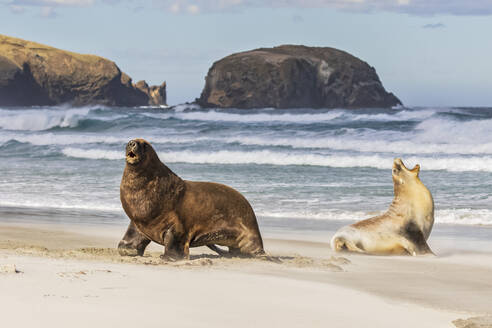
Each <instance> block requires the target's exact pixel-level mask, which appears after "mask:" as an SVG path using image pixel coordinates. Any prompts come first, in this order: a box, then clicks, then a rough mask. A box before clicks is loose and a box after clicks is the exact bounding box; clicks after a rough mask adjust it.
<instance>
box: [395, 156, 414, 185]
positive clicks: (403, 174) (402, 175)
mask: <svg viewBox="0 0 492 328" xmlns="http://www.w3.org/2000/svg"><path fill="white" fill-rule="evenodd" d="M419 172H420V165H419V164H417V165H415V167H414V168H413V169H411V170H409V169H408V168H407V167H406V166H405V164H403V161H402V160H401V158H395V160H394V161H393V171H392V176H393V182H394V184H395V187H396V186H397V185H404V184H407V183H409V182H413V181H415V180H418V177H419Z"/></svg>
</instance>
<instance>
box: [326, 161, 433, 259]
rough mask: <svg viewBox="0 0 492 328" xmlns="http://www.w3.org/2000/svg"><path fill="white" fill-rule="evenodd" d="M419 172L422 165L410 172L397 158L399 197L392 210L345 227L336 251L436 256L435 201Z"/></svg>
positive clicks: (333, 243)
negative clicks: (431, 244) (431, 243)
mask: <svg viewBox="0 0 492 328" xmlns="http://www.w3.org/2000/svg"><path fill="white" fill-rule="evenodd" d="M419 172H420V166H419V165H418V164H417V165H416V166H415V167H414V168H413V169H412V170H409V169H407V168H406V167H405V165H404V164H403V162H402V160H401V159H399V158H397V159H395V160H394V162H393V171H392V176H393V185H394V194H395V198H394V199H393V202H392V203H391V205H390V207H389V209H388V211H386V213H384V214H382V215H380V216H376V217H373V218H370V219H367V220H363V221H359V222H357V223H354V224H352V225H349V226H345V227H342V228H341V229H340V230H338V231H337V233H336V234H335V236H333V238H332V240H331V247H332V249H333V250H335V251H349V252H357V253H366V254H379V255H390V254H395V255H413V256H415V255H417V254H432V251H431V249H430V247H429V245H428V244H427V239H428V238H429V235H430V233H431V230H432V225H433V224H434V200H433V198H432V195H431V193H430V191H429V190H428V189H427V187H426V186H425V185H424V184H423V183H422V181H420V179H419Z"/></svg>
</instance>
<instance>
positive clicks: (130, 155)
mask: <svg viewBox="0 0 492 328" xmlns="http://www.w3.org/2000/svg"><path fill="white" fill-rule="evenodd" d="M125 155H126V156H125V157H126V163H127V164H128V165H131V166H146V164H147V163H148V162H150V161H152V160H153V159H155V158H156V157H157V155H156V153H155V151H154V148H152V146H151V145H150V143H148V142H147V141H145V140H144V139H133V140H130V141H129V142H128V143H127V144H126V151H125Z"/></svg>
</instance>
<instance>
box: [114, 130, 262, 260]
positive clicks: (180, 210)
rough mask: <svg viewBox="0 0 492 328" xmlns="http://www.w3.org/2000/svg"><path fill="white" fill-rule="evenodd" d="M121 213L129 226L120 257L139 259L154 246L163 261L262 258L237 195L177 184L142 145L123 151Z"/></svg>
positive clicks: (207, 185)
mask: <svg viewBox="0 0 492 328" xmlns="http://www.w3.org/2000/svg"><path fill="white" fill-rule="evenodd" d="M120 198H121V204H122V205H123V209H124V210H125V212H126V214H127V215H128V217H129V218H130V220H131V223H130V225H129V227H128V230H127V232H126V234H125V235H124V237H123V239H122V240H121V241H120V243H119V245H118V249H119V251H120V254H121V255H142V254H143V252H144V250H145V247H146V246H147V245H148V244H149V243H150V241H154V242H156V243H158V244H161V245H164V246H165V253H164V254H163V257H164V258H168V259H182V258H189V248H190V247H198V246H208V247H209V248H211V249H212V250H214V251H216V252H217V253H219V254H225V253H226V252H225V251H222V250H221V249H220V248H218V247H217V246H216V245H221V246H227V247H228V248H229V252H228V253H229V254H231V255H238V256H240V255H243V256H257V255H263V254H264V253H265V252H264V251H263V240H262V238H261V235H260V230H259V228H258V223H257V221H256V216H255V213H254V212H253V209H252V208H251V205H250V204H249V202H248V201H247V200H246V198H244V196H242V195H241V194H240V193H239V192H237V191H236V190H234V189H232V188H230V187H228V186H225V185H222V184H218V183H212V182H194V181H186V180H182V179H181V178H180V177H178V176H177V175H176V174H174V173H173V172H172V171H171V170H170V169H169V168H168V167H167V166H166V165H164V164H163V163H162V162H161V161H160V160H159V158H158V157H157V154H156V152H155V151H154V149H153V148H152V146H151V145H150V144H149V143H148V142H147V141H145V140H143V139H135V140H131V141H130V142H129V143H128V144H127V146H126V166H125V170H124V172H123V178H122V180H121V185H120Z"/></svg>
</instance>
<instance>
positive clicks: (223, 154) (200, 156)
mask: <svg viewBox="0 0 492 328" xmlns="http://www.w3.org/2000/svg"><path fill="white" fill-rule="evenodd" d="M63 154H64V155H66V156H69V157H76V158H87V159H108V160H117V159H123V158H124V153H123V152H122V151H114V150H102V149H88V150H87V149H80V148H73V147H70V148H65V149H63ZM159 157H160V158H161V160H162V161H164V162H167V163H192V164H266V165H312V166H328V167H339V168H349V167H372V168H376V169H389V168H391V165H392V163H393V158H392V157H384V156H379V155H372V156H338V155H320V154H313V153H304V154H303V153H283V152H272V151H269V150H263V151H249V152H248V151H226V150H224V151H217V152H191V151H178V152H165V153H161V154H160V155H159ZM404 161H405V163H407V165H408V166H409V167H413V165H415V164H417V163H419V164H420V165H421V167H422V169H424V170H446V171H451V172H466V171H483V172H492V157H490V156H488V157H445V158H442V157H441V158H434V157H407V158H404Z"/></svg>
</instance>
